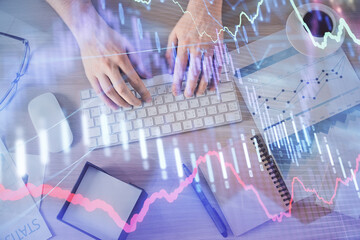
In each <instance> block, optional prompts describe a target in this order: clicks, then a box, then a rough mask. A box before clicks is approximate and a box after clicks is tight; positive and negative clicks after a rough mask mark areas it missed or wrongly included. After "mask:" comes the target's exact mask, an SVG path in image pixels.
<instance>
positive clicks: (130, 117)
mask: <svg viewBox="0 0 360 240" xmlns="http://www.w3.org/2000/svg"><path fill="white" fill-rule="evenodd" d="M135 118H136V114H135V112H134V111H129V112H126V119H127V120H133V119H135Z"/></svg>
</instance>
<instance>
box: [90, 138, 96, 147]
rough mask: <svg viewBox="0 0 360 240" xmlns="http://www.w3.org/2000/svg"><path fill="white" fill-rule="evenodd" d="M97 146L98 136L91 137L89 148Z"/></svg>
mask: <svg viewBox="0 0 360 240" xmlns="http://www.w3.org/2000/svg"><path fill="white" fill-rule="evenodd" d="M97 146H98V144H97V140H96V138H90V141H89V148H94V147H97Z"/></svg>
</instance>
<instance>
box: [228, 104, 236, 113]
mask: <svg viewBox="0 0 360 240" xmlns="http://www.w3.org/2000/svg"><path fill="white" fill-rule="evenodd" d="M228 107H229V111H236V110H238V104H237V102H231V103H228Z"/></svg>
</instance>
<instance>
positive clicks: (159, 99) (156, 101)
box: [154, 96, 164, 105]
mask: <svg viewBox="0 0 360 240" xmlns="http://www.w3.org/2000/svg"><path fill="white" fill-rule="evenodd" d="M163 103H164V101H163V98H162V96H155V97H154V104H155V105H160V104H163Z"/></svg>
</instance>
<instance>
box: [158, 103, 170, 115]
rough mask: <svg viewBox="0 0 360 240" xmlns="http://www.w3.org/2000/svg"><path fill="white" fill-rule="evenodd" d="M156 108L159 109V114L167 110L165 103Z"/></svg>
mask: <svg viewBox="0 0 360 240" xmlns="http://www.w3.org/2000/svg"><path fill="white" fill-rule="evenodd" d="M158 110H159V114H165V113H167V112H168V110H167V107H166V105H161V106H159V108H158Z"/></svg>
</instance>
